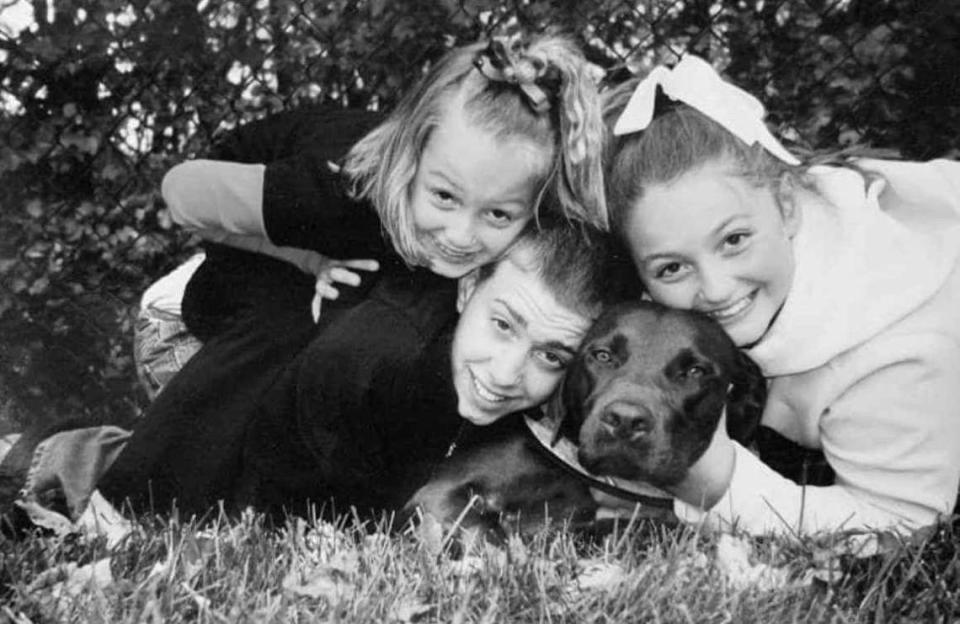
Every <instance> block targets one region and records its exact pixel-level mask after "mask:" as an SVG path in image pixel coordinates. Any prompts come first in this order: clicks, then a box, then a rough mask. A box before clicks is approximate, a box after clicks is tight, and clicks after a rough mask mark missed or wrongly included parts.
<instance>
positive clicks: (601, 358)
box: [590, 349, 613, 364]
mask: <svg viewBox="0 0 960 624" xmlns="http://www.w3.org/2000/svg"><path fill="white" fill-rule="evenodd" d="M590 355H591V356H592V357H593V359H595V360H596V361H597V362H600V363H601V364H609V363H610V362H612V361H613V355H612V354H611V353H610V352H609V351H607V350H606V349H594V350H593V351H592V352H591V353H590Z"/></svg>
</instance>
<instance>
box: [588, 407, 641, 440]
mask: <svg viewBox="0 0 960 624" xmlns="http://www.w3.org/2000/svg"><path fill="white" fill-rule="evenodd" d="M600 422H602V423H603V425H604V426H605V427H606V428H607V430H608V431H609V432H610V433H611V435H613V436H616V437H618V438H626V439H633V438H636V437H638V436H641V435H644V434H647V433H650V431H651V430H652V429H653V423H654V419H653V414H651V413H650V411H649V410H648V409H647V408H646V407H644V406H643V405H637V404H634V403H613V404H611V405H608V406H607V407H606V408H604V410H603V412H602V413H601V415H600Z"/></svg>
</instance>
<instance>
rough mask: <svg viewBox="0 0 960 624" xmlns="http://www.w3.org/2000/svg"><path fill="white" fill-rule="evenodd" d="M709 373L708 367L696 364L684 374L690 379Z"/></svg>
mask: <svg viewBox="0 0 960 624" xmlns="http://www.w3.org/2000/svg"><path fill="white" fill-rule="evenodd" d="M706 374H707V368H706V367H705V366H701V365H699V364H694V365H693V366H691V367H690V368H688V369H687V370H685V371H684V372H683V376H684V377H686V378H688V379H700V378H701V377H703V376H704V375H706Z"/></svg>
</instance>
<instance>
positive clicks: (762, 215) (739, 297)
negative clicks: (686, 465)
mask: <svg viewBox="0 0 960 624" xmlns="http://www.w3.org/2000/svg"><path fill="white" fill-rule="evenodd" d="M634 86H635V89H634V88H633V87H634ZM628 88H629V89H632V91H630V90H628V89H627V88H625V89H622V90H618V91H616V92H614V93H613V94H612V95H611V96H610V99H609V106H608V107H607V111H606V113H607V115H608V118H609V119H610V120H611V121H613V120H615V123H613V134H614V137H613V139H612V145H611V146H610V151H609V161H608V174H607V181H606V183H607V189H608V194H607V202H608V205H609V207H610V214H611V224H612V228H613V229H614V230H615V232H617V233H618V234H619V235H620V236H621V237H622V238H623V240H624V241H625V242H626V244H627V245H628V246H629V249H630V253H631V255H632V257H633V259H634V263H635V265H636V267H637V270H638V271H639V274H640V276H641V278H642V281H643V282H644V285H645V287H646V289H647V291H648V292H649V295H650V296H651V297H652V298H653V299H655V300H656V301H659V302H661V303H664V304H666V305H669V306H672V307H678V308H688V309H695V310H699V311H701V312H703V313H704V314H706V315H708V316H710V317H711V318H713V319H716V321H717V322H719V323H720V324H721V325H722V326H723V327H724V328H725V329H726V331H727V332H728V333H729V334H730V336H731V337H732V338H733V339H734V340H735V342H736V343H737V344H738V345H739V346H740V347H741V348H742V349H744V350H745V351H746V352H747V353H748V354H749V355H750V357H752V358H753V359H754V360H755V361H756V362H757V363H758V364H759V365H760V367H761V369H762V370H763V371H764V374H765V375H766V376H767V378H768V381H769V391H770V393H769V398H768V401H767V404H766V407H765V410H764V413H763V419H762V424H763V425H765V427H767V428H769V429H770V430H773V432H775V434H777V435H779V436H782V437H783V438H785V439H786V440H788V441H790V442H793V443H796V444H797V445H799V447H803V448H804V449H811V450H818V451H820V452H822V455H823V457H824V458H825V459H826V462H827V463H828V464H829V468H830V469H832V479H828V480H827V482H826V483H821V484H820V485H811V484H810V483H809V482H808V481H807V482H805V480H804V478H803V475H801V474H796V475H793V479H788V478H786V477H785V476H782V475H781V474H780V473H778V472H777V471H775V470H773V469H772V468H771V467H770V466H768V465H766V464H765V463H764V462H763V461H761V459H760V458H758V457H756V456H754V455H753V454H752V453H750V452H749V451H747V450H746V449H744V448H743V447H741V446H739V445H738V444H736V443H734V442H732V441H731V440H730V439H729V438H728V437H727V436H726V433H725V428H724V427H723V426H721V427H719V429H718V431H717V433H716V434H715V437H714V439H713V442H712V444H711V445H710V447H709V448H708V449H707V451H706V452H705V453H704V455H703V456H702V457H701V458H700V460H699V461H698V462H697V463H696V464H695V465H694V466H693V468H692V469H691V471H690V473H689V474H688V476H687V477H686V478H685V479H684V480H683V481H682V482H680V483H677V484H675V485H674V486H673V488H672V489H673V493H674V494H675V496H676V497H677V499H678V502H677V504H676V509H675V511H676V512H677V515H678V516H679V517H681V518H682V519H685V520H688V521H692V522H693V521H696V522H701V521H702V522H706V523H708V524H711V525H716V526H720V527H727V528H729V527H736V528H737V529H740V530H745V531H748V532H750V533H790V534H799V535H807V534H813V533H816V532H819V531H837V530H872V529H877V530H895V531H910V530H913V529H916V528H917V527H920V526H924V525H928V524H931V523H933V522H935V521H936V520H937V519H938V518H939V517H941V516H943V515H945V514H949V513H950V512H951V510H952V509H953V507H954V504H955V501H956V496H957V486H958V481H960V316H958V313H960V268H958V257H960V164H958V163H956V162H952V161H946V160H935V161H931V162H928V163H915V162H899V161H885V160H873V159H867V158H860V159H854V160H851V161H849V163H845V164H844V165H829V166H828V165H824V164H819V165H817V164H812V163H807V164H804V163H802V162H801V161H800V159H798V158H797V157H796V156H795V155H793V154H792V153H791V152H790V151H788V150H787V149H786V148H785V147H784V146H783V145H782V144H781V143H780V142H779V141H778V140H777V139H776V138H774V136H773V135H772V134H771V133H770V132H769V131H768V130H767V128H766V126H765V125H764V122H763V116H764V107H763V105H762V104H761V103H760V102H759V101H758V100H756V99H755V98H754V97H752V96H751V95H749V94H748V93H746V92H744V91H743V90H741V89H739V88H738V87H736V86H734V85H732V84H730V83H728V82H725V81H724V80H722V79H721V78H720V76H719V75H717V73H716V72H715V71H714V69H713V68H712V67H711V66H710V65H709V64H708V63H706V62H705V61H703V60H701V59H699V58H697V57H694V56H686V57H684V58H683V59H681V61H680V62H679V63H678V64H677V65H676V66H675V67H674V68H672V69H667V68H665V67H658V68H657V69H655V70H654V71H652V72H651V73H650V74H649V75H648V76H647V77H646V78H645V79H643V80H641V81H639V83H638V84H637V83H633V84H631V85H628ZM761 457H764V454H763V450H762V448H761Z"/></svg>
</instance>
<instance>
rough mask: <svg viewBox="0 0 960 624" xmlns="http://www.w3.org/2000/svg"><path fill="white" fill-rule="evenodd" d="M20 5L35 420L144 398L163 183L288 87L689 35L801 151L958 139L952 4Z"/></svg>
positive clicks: (355, 82)
mask: <svg viewBox="0 0 960 624" xmlns="http://www.w3.org/2000/svg"><path fill="white" fill-rule="evenodd" d="M31 5H32V7H33V11H34V17H35V23H34V24H33V25H32V26H30V27H29V28H25V29H23V30H21V31H19V32H16V33H12V34H11V35H10V36H7V37H4V38H2V39H0V105H2V110H0V137H2V138H0V206H2V211H0V233H2V236H0V341H2V342H0V405H9V402H10V401H14V402H15V403H16V404H17V405H19V406H20V407H21V408H23V409H24V410H25V412H26V413H27V414H28V415H29V418H31V419H32V420H41V421H49V420H51V419H54V418H61V417H63V416H65V415H82V416H84V417H85V418H87V419H88V420H92V421H102V420H112V421H120V422H125V421H128V420H129V419H130V418H132V417H134V416H135V415H136V414H137V413H138V410H139V409H140V401H141V399H140V397H139V395H138V394H137V393H136V390H135V387H136V384H135V380H134V378H133V374H132V358H131V352H130V348H129V344H130V337H131V334H132V318H133V310H134V309H135V307H136V304H137V299H138V296H139V293H140V292H142V290H143V289H144V288H145V286H146V285H147V284H148V283H149V281H150V280H151V279H153V278H155V277H157V276H158V275H159V274H161V273H162V272H163V271H165V270H166V269H169V268H171V267H172V266H173V265H174V264H175V263H176V262H177V261H178V260H180V259H182V257H183V256H184V254H185V253H186V252H187V251H188V250H189V248H190V247H191V245H192V241H191V240H190V239H189V238H188V237H186V236H185V235H184V234H183V233H182V232H178V231H176V230H175V229H172V228H171V224H170V219H169V216H168V215H167V213H166V211H165V209H164V207H163V204H162V200H161V199H160V197H159V195H158V188H159V182H160V179H161V177H162V175H163V173H164V172H165V171H166V170H167V169H168V168H169V167H170V166H171V165H172V164H174V163H176V162H179V161H181V160H183V159H185V158H188V157H191V156H195V155H197V154H202V153H203V152H204V150H205V149H206V148H207V146H208V145H209V144H210V142H211V140H212V138H213V137H214V136H215V135H216V134H217V133H218V132H221V131H223V130H225V129H228V128H231V127H234V126H235V125H237V124H238V123H242V122H244V121H247V120H250V119H253V118H257V117H260V116H263V115H265V114H267V113H269V112H272V111H277V110H280V109H285V108H289V107H293V106H296V105H298V104H300V103H303V102H307V101H326V102H330V103H334V104H337V105H341V106H350V107H367V108H383V109H386V108H389V107H390V106H391V105H392V104H393V103H394V101H395V100H396V98H397V95H398V93H401V92H402V91H403V89H404V88H406V87H407V86H408V85H409V84H410V83H411V81H413V80H415V79H416V78H417V76H419V75H420V74H421V73H422V72H423V71H424V69H425V68H426V67H427V66H428V65H429V63H430V62H432V61H433V60H434V59H436V58H437V57H438V56H439V55H440V54H442V52H443V51H444V50H446V49H448V48H449V47H451V46H453V45H457V44H460V43H463V42H467V41H471V40H473V39H475V38H477V37H480V36H484V35H485V34H487V33H489V32H492V31H494V30H496V29H498V28H502V27H504V26H508V25H521V26H524V27H527V28H530V29H535V30H537V29H543V28H547V27H552V28H558V29H561V30H564V31H566V32H569V33H571V34H573V35H575V36H577V37H578V38H579V39H580V40H581V42H582V43H583V45H584V46H585V48H586V49H587V52H588V55H589V57H590V58H591V59H592V60H593V61H594V62H596V63H597V64H599V65H601V66H604V67H606V68H610V69H613V70H621V71H622V70H624V69H629V70H631V71H634V72H643V71H645V70H647V69H648V68H649V67H650V66H652V64H654V63H656V62H661V61H666V62H672V61H673V60H675V59H676V58H678V56H679V55H680V54H682V53H683V52H684V51H686V50H692V51H695V52H697V53H699V54H702V55H704V56H707V57H709V58H710V59H711V60H713V61H714V62H715V63H717V64H718V65H719V66H720V67H721V68H723V69H725V71H726V72H727V73H728V74H729V75H730V76H731V77H732V78H733V79H735V80H737V81H738V82H740V83H741V84H743V85H745V86H746V87H748V88H749V89H750V90H752V91H753V92H754V93H757V94H758V95H760V96H761V97H762V98H763V99H764V100H765V101H766V102H767V103H768V108H769V109H770V119H771V121H773V122H774V123H776V124H780V125H781V126H782V127H783V128H784V129H788V130H789V131H791V132H792V133H794V134H795V135H796V137H798V138H801V139H804V140H805V141H806V142H808V143H809V144H811V145H812V146H815V147H823V146H830V145H844V144H851V143H865V144H871V145H875V146H878V147H890V148H896V149H899V150H901V151H902V152H903V154H904V155H906V156H911V157H918V158H927V157H934V156H939V155H944V154H954V155H955V154H956V153H957V149H958V136H960V110H958V106H957V102H960V78H958V70H957V63H956V59H957V58H960V49H958V48H960V12H958V11H956V10H955V2H954V0H929V1H923V2H921V1H919V0H839V1H837V0H833V1H830V0H795V1H790V2H785V1H780V2H771V1H764V0H686V1H684V0H671V1H668V0H634V1H629V2H628V1H625V0H618V1H614V0H605V1H597V2H576V1H574V0H513V1H508V0H500V1H493V0H395V1H393V2H387V1H386V0H327V1H320V0H225V1H222V2H213V1H209V0H202V1H199V2H182V1H179V0H133V1H131V0H57V1H56V2H53V1H52V0H33V1H32V3H31ZM0 17H2V15H0ZM0 416H2V410H0Z"/></svg>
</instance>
